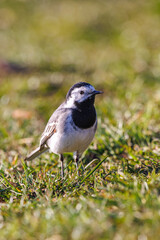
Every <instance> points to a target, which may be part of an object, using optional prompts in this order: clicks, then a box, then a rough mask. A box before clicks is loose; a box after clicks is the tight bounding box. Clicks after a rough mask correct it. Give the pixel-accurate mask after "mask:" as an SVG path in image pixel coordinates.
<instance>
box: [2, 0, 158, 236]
mask: <svg viewBox="0 0 160 240" xmlns="http://www.w3.org/2000/svg"><path fill="white" fill-rule="evenodd" d="M79 81H86V82H89V83H91V84H93V86H94V87H95V88H97V89H98V90H103V91H104V94H103V96H102V97H98V98H97V99H96V109H97V112H98V122H99V127H98V131H97V134H96V137H95V140H94V143H93V144H92V145H91V146H90V148H89V150H88V151H87V153H86V157H84V159H83V162H84V164H85V163H87V162H89V161H91V160H92V159H93V158H95V157H96V158H97V157H98V158H99V159H103V158H104V157H106V156H108V160H107V162H106V163H103V165H102V166H101V168H100V169H99V170H98V171H97V172H96V173H95V174H94V175H93V176H91V177H90V179H88V182H87V183H86V185H85V186H83V187H81V188H80V189H78V190H76V188H74V187H75V186H76V185H74V186H73V185H71V183H72V182H76V180H75V179H76V176H75V175H74V176H72V170H73V171H74V169H75V168H74V166H73V167H70V166H69V167H67V171H68V175H67V178H66V181H65V183H64V184H62V185H60V189H63V191H64V192H63V194H61V193H59V188H56V190H55V189H54V188H55V187H54V186H56V185H55V178H54V177H53V178H52V176H53V175H54V174H55V175H56V174H59V170H60V168H59V165H58V163H57V156H55V155H53V156H50V155H49V154H45V155H43V157H41V158H40V159H41V160H38V159H37V160H35V161H34V162H32V163H31V164H30V165H29V166H24V165H23V167H22V163H21V161H22V160H23V158H24V156H26V154H27V152H29V151H30V150H31V149H34V147H35V146H37V145H38V143H39V137H40V134H41V132H42V131H43V129H44V126H45V124H46V122H47V120H48V118H49V117H50V115H51V114H52V112H53V111H54V110H55V109H56V107H58V106H59V104H60V103H61V102H62V101H63V100H64V99H65V95H66V93H67V91H68V89H69V88H70V87H71V86H72V85H73V84H74V83H76V82H79ZM159 139H160V1H158V0H150V1H145V0H141V1H138V0H135V1H131V0H117V1H116V0H112V1H111V0H106V1H105V0H94V1H93V0H85V1H84V0H81V1H79V0H59V1H58V0H57V1H56V0H53V1H51V0H39V1H38V0H33V1H30V0H28V1H27V0H19V1H17V0H14V1H13V0H1V1H0V169H1V170H0V171H1V172H0V179H1V183H0V202H1V208H0V233H1V237H0V238H1V239H2V240H3V239H23V240H24V239H27V240H30V239H48V240H61V239H75V240H77V239H92V240H94V239H114V240H121V239H127V240H128V239H138V240H148V239H153V238H154V239H159V235H160V231H159V224H160V198H159V193H160V175H159V167H160V166H159V159H160V140H159ZM66 158H67V162H68V163H69V161H70V160H71V157H70V155H69V156H66ZM91 168H92V166H91ZM44 169H45V170H44ZM38 174H39V175H38ZM56 176H58V177H57V179H58V180H56V181H58V182H61V180H60V177H59V175H56ZM56 184H58V183H56ZM60 184H61V183H60ZM42 186H43V187H42ZM58 186H59V185H58ZM71 186H72V187H71ZM44 189H45V190H44ZM54 191H55V192H56V195H54V197H53V195H52V192H54ZM18 192H20V193H19V195H18ZM44 193H45V194H44Z"/></svg>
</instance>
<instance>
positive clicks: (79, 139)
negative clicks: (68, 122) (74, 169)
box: [47, 123, 96, 154]
mask: <svg viewBox="0 0 160 240" xmlns="http://www.w3.org/2000/svg"><path fill="white" fill-rule="evenodd" d="M95 129H96V123H95V124H94V125H93V126H92V127H91V128H89V129H77V130H76V129H75V128H70V129H69V130H67V132H66V133H58V132H56V133H54V134H53V135H52V137H51V138H50V139H48V141H47V145H48V146H49V148H50V150H51V151H52V152H53V153H58V154H62V153H65V152H75V151H78V152H79V153H80V154H81V153H83V152H84V151H85V150H86V148H87V147H88V146H89V144H90V143H91V141H92V140H93V137H94V135H95Z"/></svg>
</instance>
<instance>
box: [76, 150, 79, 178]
mask: <svg viewBox="0 0 160 240" xmlns="http://www.w3.org/2000/svg"><path fill="white" fill-rule="evenodd" d="M75 160H76V168H77V175H78V176H79V169H78V165H79V153H78V151H77V152H76V155H75Z"/></svg>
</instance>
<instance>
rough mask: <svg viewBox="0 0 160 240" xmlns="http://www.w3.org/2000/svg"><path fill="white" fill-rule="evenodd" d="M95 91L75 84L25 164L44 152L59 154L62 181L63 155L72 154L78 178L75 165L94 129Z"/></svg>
mask: <svg viewBox="0 0 160 240" xmlns="http://www.w3.org/2000/svg"><path fill="white" fill-rule="evenodd" d="M101 93H103V92H102V91H97V90H95V88H94V87H93V86H92V85H91V84H89V83H87V82H78V83H76V84H74V85H73V86H72V87H71V88H70V89H69V91H68V93H67V95H66V99H65V101H64V102H63V103H62V104H61V105H60V106H59V107H58V108H57V109H56V110H55V111H54V112H53V114H52V115H51V117H50V119H49V121H48V123H47V125H46V127H45V129H44V131H43V133H42V135H41V138H40V144H39V146H38V147H37V148H36V149H35V150H33V151H32V152H31V153H30V154H29V155H28V156H27V157H26V158H25V161H31V160H33V159H34V158H36V157H38V156H39V155H41V154H42V153H44V152H46V151H48V150H49V151H50V152H52V153H55V154H58V155H59V159H60V162H61V177H62V178H64V165H63V162H64V156H63V154H64V153H67V152H73V153H74V154H73V156H74V159H75V162H76V168H77V172H78V176H79V170H78V166H79V165H78V163H79V159H80V157H81V156H82V154H83V152H84V151H85V150H86V149H87V148H88V146H89V145H90V143H91V142H92V140H93V138H94V135H95V132H96V129H97V114H96V110H95V107H94V102H95V96H96V95H97V94H101Z"/></svg>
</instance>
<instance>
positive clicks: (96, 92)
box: [91, 90, 103, 95]
mask: <svg viewBox="0 0 160 240" xmlns="http://www.w3.org/2000/svg"><path fill="white" fill-rule="evenodd" d="M102 93H103V92H102V91H97V90H94V91H93V92H92V93H91V95H97V94H102Z"/></svg>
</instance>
